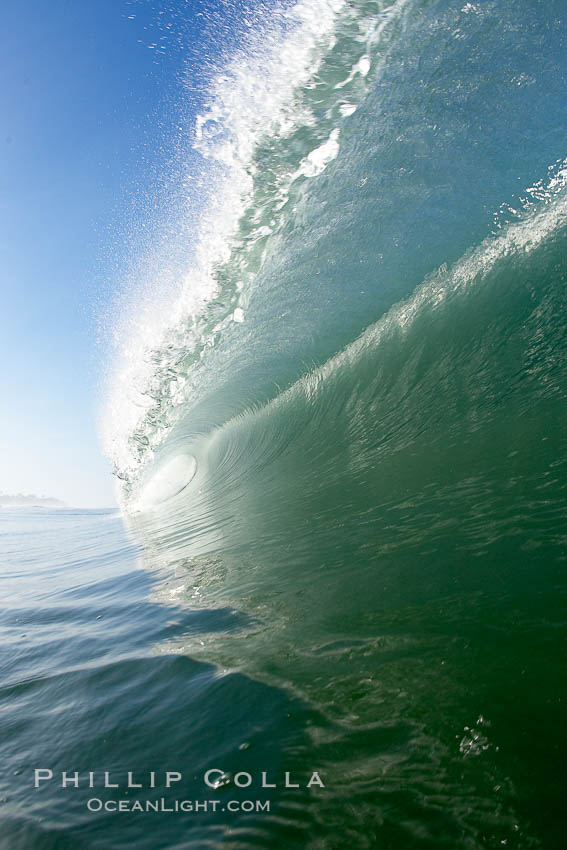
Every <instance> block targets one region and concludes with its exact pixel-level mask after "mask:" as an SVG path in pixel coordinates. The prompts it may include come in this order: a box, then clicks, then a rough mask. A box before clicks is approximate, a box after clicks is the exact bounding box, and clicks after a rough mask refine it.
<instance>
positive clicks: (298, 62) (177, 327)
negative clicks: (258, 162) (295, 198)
mask: <svg viewBox="0 0 567 850" xmlns="http://www.w3.org/2000/svg"><path fill="white" fill-rule="evenodd" d="M344 6H345V0H301V2H299V3H297V4H296V5H294V6H293V7H292V8H290V9H288V10H280V11H279V12H277V10H276V12H274V10H271V13H270V14H271V18H270V21H266V26H265V28H264V29H263V30H262V31H261V32H259V33H257V36H256V37H255V38H251V39H250V41H249V44H248V45H247V46H246V48H245V49H244V50H242V51H240V52H239V53H237V54H236V56H235V58H234V60H233V61H232V62H231V63H230V64H229V66H228V68H225V69H223V71H222V73H219V74H218V75H217V76H216V77H215V78H213V80H212V82H211V84H210V88H209V94H208V97H207V101H206V106H205V108H204V109H203V111H202V112H201V114H200V115H198V116H197V118H196V122H195V129H194V139H193V146H194V148H195V149H196V150H197V151H198V152H199V153H200V154H201V155H202V156H203V157H205V158H206V159H208V160H211V161H213V163H214V168H213V169H212V173H213V174H214V177H211V178H210V181H211V182H210V185H209V186H208V195H207V197H208V199H209V200H208V202H207V213H206V215H204V216H203V217H202V219H201V221H200V223H199V225H198V232H199V238H198V242H197V247H196V250H195V259H194V262H193V264H192V267H191V268H190V269H188V270H187V271H186V272H185V274H184V275H183V276H182V281H181V284H180V285H179V286H178V287H177V292H178V294H177V295H175V296H174V297H173V298H170V299H169V301H168V300H167V299H166V298H165V296H164V295H163V293H160V291H159V289H160V287H159V286H158V287H153V286H151V285H148V286H147V287H146V290H145V291H144V292H143V293H142V294H141V295H140V297H139V298H138V301H139V304H138V308H137V309H136V310H134V311H133V312H132V314H131V316H130V318H129V320H128V321H126V322H124V321H123V322H122V324H120V323H119V324H118V325H117V328H116V333H115V336H116V337H117V339H116V345H117V348H118V351H119V354H118V355H117V357H116V361H117V365H116V366H115V370H114V373H113V374H112V375H111V377H110V380H109V389H108V405H107V411H106V415H105V419H104V421H103V423H102V428H103V441H104V449H105V453H106V454H107V456H108V457H109V458H110V459H111V461H112V462H113V464H114V467H115V469H116V470H118V471H119V472H120V475H121V477H123V478H128V477H129V476H130V475H131V474H132V473H133V472H134V471H135V470H136V468H137V467H138V465H139V461H140V452H141V447H140V442H139V441H138V442H137V441H136V440H135V439H133V435H135V434H136V433H137V432H140V431H144V430H145V429H144V422H145V421H146V420H147V418H148V416H151V417H153V418H154V419H156V420H158V421H159V420H160V415H159V414H160V402H159V400H157V401H156V395H157V394H159V391H160V388H159V387H158V382H159V374H158V367H156V352H157V353H158V359H159V360H160V364H162V363H163V361H164V360H165V361H166V363H165V368H166V370H167V356H168V352H169V351H171V353H172V360H173V362H174V363H175V357H176V356H177V353H178V351H179V352H180V351H182V350H183V349H184V348H185V350H187V349H188V348H190V347H191V343H192V341H191V339H190V338H187V336H184V335H186V334H187V328H189V329H190V328H191V327H192V324H193V319H196V317H198V316H199V315H200V314H201V313H202V312H203V310H204V308H205V306H206V305H207V303H209V302H210V301H212V300H213V299H214V298H215V296H216V294H217V290H218V284H217V281H216V278H215V275H214V268H215V267H216V266H217V265H218V264H220V263H223V262H226V261H227V260H228V259H229V257H230V252H231V247H232V240H233V237H234V234H235V232H236V230H237V225H238V221H239V219H240V217H241V216H242V215H243V213H244V211H245V209H246V207H247V204H248V202H249V200H250V197H251V192H252V189H253V170H254V169H253V165H252V159H253V156H254V152H255V151H256V149H257V146H258V143H259V141H260V140H261V139H262V138H263V137H265V136H267V135H268V134H269V135H272V136H273V135H277V134H279V135H282V136H285V135H287V134H289V133H290V132H292V131H293V129H294V128H295V127H297V126H298V125H301V124H302V123H307V124H308V123H310V121H312V118H311V116H310V114H309V113H308V112H306V110H305V109H303V108H302V107H301V106H300V104H298V102H297V98H296V92H297V91H298V89H299V88H300V87H301V86H302V85H305V84H306V83H307V82H308V81H309V79H310V78H311V77H312V76H313V74H314V73H316V71H317V68H318V66H319V63H320V62H321V60H322V57H323V56H324V55H325V53H326V51H327V50H328V49H329V46H330V45H331V44H332V41H333V38H334V26H335V22H336V18H337V15H338V13H339V12H340V11H341V9H343V8H344ZM337 152H338V146H337V143H336V139H335V137H333V138H332V139H330V140H329V141H328V142H327V143H326V144H325V145H323V146H322V148H320V149H318V150H317V151H313V152H312V154H311V155H310V157H311V158H309V157H308V163H307V164H306V171H305V173H306V174H307V172H308V171H310V172H312V173H314V174H316V173H319V171H320V170H322V169H324V168H325V167H326V165H327V164H328V162H329V161H330V159H332V158H333V157H334V156H336V153H337ZM207 170H208V171H209V172H211V169H210V168H208V169H207ZM187 183H188V184H190V179H189V176H188V178H187ZM262 235H265V234H263V233H260V234H259V236H262ZM154 289H157V290H158V291H157V292H155V291H154ZM231 317H232V319H233V321H235V322H237V323H238V322H241V321H242V320H243V318H244V313H243V311H242V309H241V308H238V307H237V308H236V309H235V310H234V311H233V312H232V314H231ZM193 342H195V340H193ZM162 371H163V368H162ZM185 391H186V388H185V381H184V380H179V379H173V380H172V382H171V384H170V386H169V390H168V394H169V398H170V399H171V400H172V401H173V402H181V401H182V400H183V398H184V393H185ZM154 412H155V416H154V415H153V414H154ZM165 428H166V426H165V425H164V426H163V427H162V426H161V425H159V424H158V425H157V426H156V427H155V428H154V430H153V433H152V434H151V437H149V438H148V437H147V436H144V438H143V439H145V440H147V441H148V442H149V445H148V448H147V450H146V457H148V458H149V457H151V456H152V446H153V445H156V444H157V443H159V441H160V439H161V438H162V436H163V432H164V431H165Z"/></svg>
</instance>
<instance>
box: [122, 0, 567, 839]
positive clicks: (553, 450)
mask: <svg viewBox="0 0 567 850" xmlns="http://www.w3.org/2000/svg"><path fill="white" fill-rule="evenodd" d="M551 7H553V9H552V8H551ZM321 8H323V7H321ZM306 9H309V10H311V11H310V14H311V13H313V14H314V13H316V12H317V11H319V12H321V9H319V10H318V9H317V8H315V5H309V4H306V5H305V6H300V7H299V11H298V10H297V9H296V11H295V12H294V15H295V18H294V19H293V22H292V23H290V22H289V21H288V24H287V26H288V28H287V29H286V27H285V26H284V27H283V29H282V30H278V32H277V33H276V34H275V35H274V36H273V38H274V45H276V46H277V45H279V48H278V49H280V51H281V44H282V43H285V44H286V45H287V51H288V52H287V54H286V53H285V51H283V55H284V56H285V55H288V56H291V55H292V52H293V51H292V48H293V50H295V51H296V53H294V54H293V56H295V58H296V59H297V55H298V54H297V51H299V50H300V48H301V45H303V46H305V44H307V45H308V47H307V48H306V52H305V53H304V54H302V58H301V61H299V60H297V62H295V64H293V63H292V64H293V68H294V69H295V71H294V73H296V77H294V80H293V85H290V86H288V88H286V90H285V91H284V92H282V91H281V90H280V89H278V92H279V94H278V97H279V98H280V99H279V100H277V98H276V100H277V103H276V105H275V106H274V103H271V104H270V110H272V111H271V112H270V113H269V114H270V116H271V118H270V120H269V121H268V119H267V117H266V116H267V114H268V112H267V111H264V112H262V109H264V107H265V110H267V109H268V107H267V106H266V105H265V103H264V105H262V104H259V105H258V116H259V117H258V121H261V122H264V123H263V124H262V128H261V130H260V129H259V128H258V127H257V126H256V124H255V123H254V121H256V118H255V117H254V116H255V115H256V113H254V110H251V111H250V112H249V113H246V110H244V108H242V109H241V110H240V112H239V110H238V108H237V107H238V106H239V103H240V102H238V103H237V104H236V106H234V104H232V107H234V109H233V112H232V113H231V112H230V108H232V107H231V103H232V102H228V101H227V100H226V97H225V95H224V94H223V91H224V90H222V85H223V83H222V81H221V82H219V83H218V87H217V89H216V90H215V91H214V92H213V95H212V98H211V106H210V109H209V112H208V113H205V114H204V115H203V116H202V117H201V119H200V122H198V125H197V131H196V144H197V145H198V146H200V149H201V151H202V152H204V153H205V154H206V156H207V157H208V158H209V159H210V160H211V161H212V162H214V163H219V162H222V163H223V165H222V166H220V165H219V166H218V167H219V168H221V169H224V171H223V175H224V176H222V180H225V181H228V185H230V186H234V184H233V183H231V182H230V181H234V180H236V178H238V180H240V181H241V182H240V183H238V190H237V192H236V195H235V197H237V199H238V203H237V204H236V207H235V209H236V210H237V213H238V214H237V216H236V224H235V226H234V229H233V231H230V233H229V235H228V236H227V237H226V240H225V241H224V242H223V246H224V247H223V251H224V255H223V258H221V259H220V260H218V261H216V262H214V263H212V264H211V265H210V268H209V271H210V275H211V277H210V280H212V281H213V284H214V285H212V287H211V288H210V289H206V287H205V289H204V290H203V291H205V290H206V293H207V297H206V298H205V297H203V299H202V302H199V303H198V304H197V306H196V307H195V306H194V305H193V307H192V308H191V309H192V310H193V312H191V311H189V312H187V313H186V314H183V315H182V317H181V320H180V321H179V322H178V324H177V325H176V326H175V327H174V328H173V329H172V330H171V332H169V335H168V337H167V338H168V343H167V345H164V346H162V347H158V348H153V349H152V350H151V351H150V353H149V354H148V359H147V361H144V363H145V364H146V365H148V364H149V367H148V369H149V371H148V374H150V376H151V380H150V383H149V384H148V385H147V387H146V389H144V391H143V393H142V395H144V393H145V396H144V397H145V398H147V399H149V401H148V403H147V405H146V407H145V408H144V410H143V415H142V416H141V418H139V420H138V421H137V422H136V424H135V427H134V429H133V430H130V431H129V432H128V433H127V435H126V438H124V439H123V438H122V436H121V437H120V438H117V441H116V443H115V449H116V455H115V459H116V463H117V467H118V471H119V474H120V475H121V476H122V478H123V480H124V481H125V494H126V498H127V504H128V505H129V507H130V509H131V510H132V514H131V522H132V525H133V528H134V529H135V531H136V533H137V534H139V535H140V536H141V537H142V538H143V539H144V541H145V542H146V560H147V563H148V566H150V567H151V568H152V569H156V568H158V569H159V570H160V571H163V575H164V576H165V577H167V580H168V581H170V580H171V577H172V576H176V579H177V585H176V588H175V592H176V594H177V596H176V598H177V599H178V600H179V601H180V602H181V603H182V604H188V605H191V606H204V607H207V608H215V607H221V606H222V607H223V608H226V607H228V608H229V609H231V610H237V611H240V612H243V613H245V614H246V615H247V622H249V623H251V625H250V627H249V628H247V629H245V630H243V631H242V632H241V633H240V634H238V635H235V634H234V633H231V634H230V635H223V634H222V633H220V634H219V632H218V631H215V632H214V633H211V635H210V638H208V639H206V640H203V638H202V635H200V636H199V639H198V640H197V639H196V638H192V637H191V636H190V635H188V636H187V639H186V641H185V642H184V643H183V651H185V652H187V653H189V654H190V655H191V656H196V657H201V658H206V659H208V660H213V661H215V662H216V663H218V664H219V665H220V666H221V667H224V668H229V669H240V670H243V671H245V672H246V673H248V674H250V675H252V676H254V677H256V678H258V679H262V680H265V681H268V682H270V683H271V684H276V685H278V686H280V687H285V688H289V689H291V690H292V691H293V692H294V693H295V694H297V695H299V696H300V697H302V698H303V699H304V700H306V701H307V702H308V703H309V704H310V705H312V706H314V707H316V709H317V717H318V718H319V720H318V721H317V723H316V722H314V725H313V727H312V729H311V730H310V736H311V739H310V747H311V749H310V750H309V754H308V757H309V758H310V759H311V761H313V760H314V761H316V762H317V764H318V765H321V766H322V767H324V768H325V770H326V771H327V773H328V774H329V775H330V776H332V777H333V782H332V787H331V788H330V789H329V791H328V795H327V797H326V798H325V800H324V801H323V803H322V804H321V805H319V806H318V807H317V809H316V811H315V813H314V814H313V815H312V820H309V819H307V821H306V827H305V829H306V833H305V836H306V837H305V842H304V844H303V845H302V846H306V847H307V846H313V847H316V846H319V845H317V843H316V841H317V835H318V834H319V833H318V829H319V828H320V827H321V825H322V824H327V826H328V824H329V823H332V821H333V813H334V812H336V811H337V807H343V808H344V807H345V806H351V807H352V810H353V812H356V816H353V822H352V824H350V825H349V827H348V830H346V832H344V833H341V838H340V841H343V843H342V844H341V843H340V841H339V843H337V845H336V846H337V847H339V846H341V847H342V846H344V845H345V835H347V833H348V840H349V841H350V842H352V843H353V845H354V846H357V847H374V846H384V847H414V846H415V847H418V846H423V847H436V848H437V847H444V846H446V847H463V848H481V847H483V848H484V847H499V846H501V845H502V843H503V842H507V843H508V846H509V847H517V848H520V847H525V848H531V847H539V846H550V847H552V846H560V843H561V839H560V838H559V834H558V832H557V828H556V827H554V826H553V823H552V822H550V821H549V820H546V815H545V812H546V811H549V810H550V809H553V807H554V806H555V805H556V804H557V799H556V798H555V796H554V795H555V794H556V791H555V790H554V789H556V788H559V787H560V785H559V782H558V777H559V776H560V774H561V771H562V764H561V760H560V756H559V753H560V751H561V748H560V744H561V743H564V739H565V732H564V724H563V723H562V722H561V721H560V716H559V712H560V709H561V701H560V696H561V694H560V688H559V684H558V683H559V682H560V680H561V670H560V667H559V664H560V662H559V659H558V658H557V657H556V652H555V649H554V648H555V647H556V646H557V637H558V635H559V634H564V632H563V631H562V629H563V627H564V613H562V609H561V606H560V602H561V599H562V598H564V591H565V585H564V579H563V578H562V572H564V571H563V570H562V567H563V565H564V561H565V550H564V544H565V527H566V520H567V503H566V499H565V495H566V487H567V474H566V473H567V469H566V457H567V451H566V449H567V437H566V430H565V427H564V424H563V423H564V421H565V414H566V413H567V400H566V399H567V372H566V366H567V350H566V339H567V336H566V333H565V330H566V319H565V316H566V315H567V312H566V307H567V303H566V294H565V293H566V289H565V283H566V279H567V267H566V256H567V252H566V247H567V244H566V239H567V226H566V225H567V188H566V186H565V181H566V177H567V171H566V168H565V163H564V156H565V150H564V138H565V133H564V131H565V117H564V109H563V106H562V95H561V91H562V84H563V83H562V81H563V80H564V75H565V60H564V57H563V55H562V53H561V50H560V42H561V38H562V35H561V33H564V29H565V26H564V24H561V21H562V18H561V14H560V13H561V9H560V6H559V4H556V3H551V4H550V10H549V15H546V16H542V15H541V7H540V4H537V3H535V2H534V3H530V2H528V3H525V4H522V8H521V9H519V8H518V5H517V4H515V3H511V2H510V3H508V2H505V0H501V2H494V3H490V4H487V3H482V4H481V3H466V4H463V3H462V2H461V3H453V2H448V1H447V2H435V0H430V2H417V1H416V2H410V1H409V0H408V2H405V3H404V2H396V3H394V4H381V3H370V2H369V3H349V4H344V5H343V4H339V3H337V4H336V5H335V6H333V7H332V8H331V7H329V6H327V5H325V9H326V10H327V12H328V18H326V19H325V21H324V26H323V25H322V26H321V30H322V32H321V33H320V34H317V32H316V29H317V28H316V27H315V29H313V28H311V29H309V26H311V25H310V24H308V23H306V21H307V20H312V19H308V17H307V12H306V11H305V10H306ZM301 10H303V13H302V12H301ZM301 14H303V19H302V20H303V22H301V21H299V22H298V20H297V17H298V16H299V17H301ZM552 20H553V21H554V22H555V23H553V24H552V23H551V21H552ZM562 27H563V29H562ZM319 36H320V37H319ZM278 39H280V41H278ZM281 39H284V41H283V42H282V41H281ZM285 39H287V41H285ZM309 39H311V40H309ZM274 49H275V48H274ZM235 61H236V60H235ZM238 61H244V60H243V59H242V57H240V59H238ZM290 61H291V60H290ZM294 61H295V60H294ZM302 63H303V64H302ZM310 63H311V64H310ZM284 65H285V62H284ZM238 67H240V66H239V65H238V62H237V63H236V64H235V66H234V68H233V69H232V70H231V72H230V73H232V74H234V75H236V76H233V77H231V78H230V79H231V80H232V83H233V84H234V80H235V79H236V80H238V79H239V78H238V75H237V73H236V71H237V69H238ZM235 69H236V70H235ZM298 69H299V70H298ZM277 73H278V74H280V75H281V74H282V73H284V71H283V70H282V67H281V66H278V70H277ZM229 76H230V75H229ZM278 79H279V78H278ZM227 85H228V84H227ZM270 85H272V81H271V78H270V79H268V81H267V82H266V86H267V87H268V89H266V90H263V91H264V93H265V92H266V91H268V90H269V92H270V96H274V97H275V95H274V90H273V89H270V88H269V87H270ZM235 91H236V92H237V95H238V97H241V96H242V92H241V90H240V89H238V88H236V89H235ZM267 97H268V95H267V94H266V95H265V98H264V101H267ZM223 98H225V99H224V100H223ZM227 103H228V105H227ZM229 107H230V108H229ZM276 107H277V108H276ZM223 110H224V112H223ZM244 113H245V114H244ZM236 115H240V117H241V118H242V121H243V122H244V125H245V127H246V133H248V135H246V133H245V132H244V130H243V129H242V126H243V125H241V124H239V125H238V126H236V125H235V124H234V121H235V120H236V118H235V116H236ZM242 116H243V117H242ZM231 121H232V122H233V123H231ZM211 123H212V124H213V126H209V127H208V129H207V125H208V124H211ZM250 128H252V129H250ZM239 133H240V135H239ZM207 134H208V135H207ZM215 167H216V166H215ZM219 179H220V178H219ZM222 180H221V183H222ZM219 185H221V184H219ZM222 185H224V184H222ZM219 191H220V189H219ZM223 191H225V190H224V189H223ZM219 197H221V195H219ZM222 197H226V196H225V195H222ZM238 204H240V206H239V205H238ZM215 209H217V212H218V208H215ZM233 223H234V222H233ZM207 232H210V231H207ZM224 238H225V237H224V236H223V239H224ZM221 253H222V252H221ZM200 273H204V272H202V269H201V272H200ZM195 279H196V278H193V280H195ZM209 296H210V297H209ZM150 367H151V368H150ZM138 386H139V385H138ZM148 387H151V389H148ZM121 440H122V442H120V441H121ZM120 458H122V459H123V463H122V465H121V464H120V460H119V459H120ZM177 458H181V460H180V461H179V463H177V461H176V459H177ZM189 469H190V471H191V474H190V475H189V474H188V472H187V470H189ZM164 470H165V472H164ZM159 476H161V477H159ZM156 481H157V482H158V484H159V485H160V487H161V490H160V498H159V499H155V498H153V495H152V494H153V493H154V490H155V488H156ZM164 482H165V483H164ZM164 488H165V489H164ZM168 488H169V489H168ZM168 588H169V589H168ZM170 591H171V586H170V585H167V586H166V585H165V584H164V589H163V593H164V594H165V595H167V594H168V593H170ZM177 648H178V649H179V647H177ZM318 724H319V725H318ZM534 741H536V743H534ZM542 752H543V753H545V758H542V757H541V753H542ZM299 757H300V756H298V758H299ZM302 757H303V756H302ZM304 757H305V758H307V755H305V756H304ZM557 793H558V792H557ZM310 817H311V816H310ZM542 835H543V836H544V837H545V842H546V843H545V844H542V843H541V836H542ZM376 836H382V837H383V838H384V842H385V843H383V844H382V845H381V844H376V843H375V842H376V841H378V839H377V838H376ZM309 841H312V844H310V843H309ZM554 841H556V842H559V843H556V844H555V845H554V843H553V842H554ZM388 842H389V843H388ZM329 846H331V845H329Z"/></svg>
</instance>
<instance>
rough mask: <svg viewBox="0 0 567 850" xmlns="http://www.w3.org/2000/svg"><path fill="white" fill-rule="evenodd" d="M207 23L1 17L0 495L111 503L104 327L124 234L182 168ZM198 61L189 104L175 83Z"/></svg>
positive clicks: (59, 15)
mask: <svg viewBox="0 0 567 850" xmlns="http://www.w3.org/2000/svg"><path fill="white" fill-rule="evenodd" d="M207 6H208V8H209V9H210V8H211V7H212V6H213V4H211V3H208V4H207ZM217 6H222V3H219V4H217ZM198 11H199V6H198V5H197V4H196V3H185V2H181V3H177V4H173V5H172V4H171V3H170V4H167V6H166V5H165V4H163V5H160V4H156V3H154V2H145V0H141V2H136V0H134V2H126V0H96V2H91V0H73V2H71V0H52V2H50V3H48V4H46V3H45V2H44V0H17V2H16V0H13V2H10V3H8V4H6V5H5V6H4V8H3V14H2V18H3V20H2V32H1V35H0V43H1V45H0V46H1V54H0V55H1V57H2V58H1V62H2V65H3V68H2V76H3V85H2V86H1V89H0V121H1V125H0V146H1V147H0V149H1V157H0V251H1V264H0V269H1V273H0V274H1V276H0V290H1V291H0V296H1V301H0V305H1V309H0V357H1V362H2V365H3V368H2V370H1V373H0V375H1V377H0V392H1V396H2V410H3V415H2V417H0V490H3V491H8V492H15V491H20V490H27V491H31V492H35V493H45V494H46V495H51V496H55V497H58V498H61V499H64V500H65V501H67V502H68V503H69V504H73V505H79V506H101V505H110V504H113V503H114V482H113V478H112V475H111V471H110V468H109V465H108V463H107V462H106V460H105V459H104V458H103V456H102V452H101V447H100V441H99V439H98V432H97V421H98V417H99V415H100V411H101V402H102V399H101V380H102V374H103V371H104V359H105V357H106V354H105V351H104V346H103V345H100V344H99V343H98V342H97V323H98V317H99V315H100V314H101V313H104V312H105V311H106V312H108V306H107V307H106V308H105V304H108V303H109V301H110V299H111V296H112V293H113V291H115V290H116V289H117V287H119V286H120V276H121V273H122V272H121V269H122V268H123V264H124V263H127V262H128V261H131V259H132V257H131V252H132V245H129V246H127V245H126V244H124V243H125V241H126V239H127V237H126V236H125V234H128V232H134V231H135V224H136V221H138V222H139V221H140V218H143V215H144V205H147V203H148V198H150V199H151V196H152V192H153V191H154V188H155V187H156V186H157V183H158V182H159V175H160V170H161V169H162V168H163V167H165V166H164V163H166V162H167V161H168V159H170V158H171V156H172V153H173V146H174V137H175V133H174V132H173V129H172V128H173V126H174V125H175V124H176V121H177V122H179V120H180V118H179V114H180V111H183V112H184V115H185V118H187V112H188V111H189V112H191V110H192V108H193V107H194V106H195V104H191V102H190V101H191V97H193V98H194V99H195V102H197V101H198V97H199V94H198V89H199V81H198V80H197V77H198V65H199V53H200V51H201V50H203V39H205V35H204V34H203V32H202V31H200V29H199V27H203V26H205V24H203V22H202V20H203V19H202V16H200V15H199V14H198ZM209 25H210V21H209ZM217 27H218V21H217ZM207 37H208V38H209V39H210V38H211V32H210V31H209V32H208V35H207ZM188 60H189V74H190V75H191V73H192V70H193V72H194V74H193V76H194V77H195V80H196V85H195V88H196V90H197V94H196V95H195V94H194V95H193V96H192V95H191V94H190V92H187V91H184V90H183V86H182V85H181V83H180V77H181V74H182V73H183V71H184V69H186V67H187V62H188ZM191 63H193V69H192V67H191ZM182 103H183V110H182V109H181V104H182ZM156 191H157V190H156ZM129 229H130V231H129Z"/></svg>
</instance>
